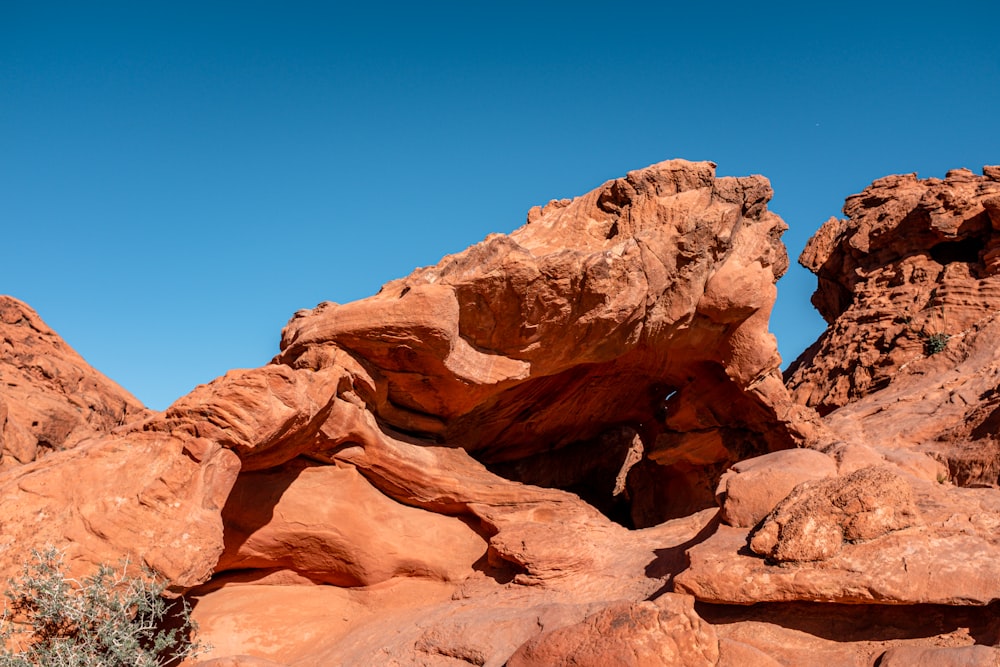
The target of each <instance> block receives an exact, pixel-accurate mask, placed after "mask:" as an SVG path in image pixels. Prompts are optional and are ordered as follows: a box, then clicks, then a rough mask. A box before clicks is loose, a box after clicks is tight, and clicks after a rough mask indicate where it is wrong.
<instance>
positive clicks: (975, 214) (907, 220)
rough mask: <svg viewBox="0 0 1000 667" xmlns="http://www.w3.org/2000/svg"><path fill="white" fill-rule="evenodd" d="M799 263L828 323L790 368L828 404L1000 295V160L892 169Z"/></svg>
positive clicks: (883, 381)
mask: <svg viewBox="0 0 1000 667" xmlns="http://www.w3.org/2000/svg"><path fill="white" fill-rule="evenodd" d="M844 214H845V215H846V216H847V218H846V219H842V220H841V219H837V218H831V219H830V220H829V221H827V222H826V224H824V225H823V226H822V227H821V228H820V230H819V231H818V232H817V233H816V234H815V235H814V236H813V237H812V239H810V240H809V243H808V244H807V245H806V248H805V250H804V251H803V253H802V257H801V258H800V260H799V261H800V262H801V264H802V265H803V266H805V267H806V268H807V269H809V270H810V271H812V272H813V273H815V274H816V276H817V278H818V281H819V286H818V288H817V290H816V293H815V294H814V295H813V304H814V305H815V306H816V308H817V309H818V310H819V312H820V313H821V314H822V315H823V317H824V318H825V319H826V321H827V322H829V323H830V327H829V329H828V330H827V331H826V332H825V333H824V334H823V335H822V336H821V337H820V339H819V340H818V341H817V342H816V343H815V344H814V345H813V346H812V347H811V348H809V350H807V351H806V352H805V353H804V354H803V355H802V357H801V358H800V359H799V360H797V361H796V362H795V364H793V365H792V366H791V367H790V368H789V371H788V373H787V378H788V386H789V388H790V390H791V391H792V393H793V395H794V396H795V398H796V399H797V401H799V402H803V403H805V404H807V405H810V406H813V407H815V408H816V409H817V410H819V411H820V412H821V413H828V412H830V411H832V410H834V409H836V408H838V407H841V406H843V405H846V404H847V403H849V402H851V401H854V400H857V399H859V398H861V397H863V396H866V395H868V394H870V393H871V392H873V391H877V390H879V389H882V388H884V387H885V386H887V385H888V384H889V383H890V382H891V381H892V380H893V378H894V376H895V375H896V374H897V373H898V372H899V370H900V369H902V368H904V367H905V366H907V365H909V364H912V363H914V362H916V361H919V360H922V359H923V358H925V357H927V356H930V355H934V354H937V353H940V352H942V351H944V350H945V349H947V348H948V347H950V346H953V345H955V344H956V343H957V342H958V340H960V339H961V338H962V337H964V336H966V335H968V334H969V333H970V332H971V331H975V330H976V328H977V327H978V326H980V325H981V324H982V323H983V322H984V320H988V319H990V318H991V317H992V316H993V314H994V313H995V312H996V310H997V306H998V305H1000V275H998V272H1000V168H997V167H986V168H984V170H983V175H982V176H977V175H975V174H973V173H972V172H971V171H969V170H967V169H956V170H954V171H950V172H948V174H947V176H946V177H945V178H944V179H943V180H942V179H936V178H928V179H922V180H921V179H918V178H917V176H916V174H908V175H904V176H888V177H886V178H882V179H879V180H877V181H875V182H874V183H872V184H871V185H870V186H868V187H867V188H865V190H864V191H863V192H861V193H860V194H857V195H854V196H852V197H849V198H848V199H847V202H846V203H845V205H844Z"/></svg>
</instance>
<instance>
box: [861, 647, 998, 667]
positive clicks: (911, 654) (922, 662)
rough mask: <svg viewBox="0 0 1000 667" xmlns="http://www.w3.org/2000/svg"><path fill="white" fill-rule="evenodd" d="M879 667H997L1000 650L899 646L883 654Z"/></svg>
mask: <svg viewBox="0 0 1000 667" xmlns="http://www.w3.org/2000/svg"><path fill="white" fill-rule="evenodd" d="M878 665H879V667H996V666H997V665H1000V649H998V648H995V647H993V646H957V647H953V648H918V647H915V646H897V647H895V648H891V649H889V650H888V651H886V652H885V653H883V654H882V657H881V658H880V659H879V662H878Z"/></svg>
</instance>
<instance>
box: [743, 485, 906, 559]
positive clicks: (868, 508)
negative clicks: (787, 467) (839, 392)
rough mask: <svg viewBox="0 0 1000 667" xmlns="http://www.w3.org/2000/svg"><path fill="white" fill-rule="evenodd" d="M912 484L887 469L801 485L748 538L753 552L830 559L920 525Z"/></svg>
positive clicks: (780, 557)
mask: <svg viewBox="0 0 1000 667" xmlns="http://www.w3.org/2000/svg"><path fill="white" fill-rule="evenodd" d="M919 523H920V518H919V514H918V512H917V508H916V507H915V506H914V504H913V492H912V491H911V490H910V485H909V484H908V483H907V482H906V480H905V479H904V478H903V477H902V475H900V474H899V473H897V472H895V471H894V470H892V468H889V467H878V468H876V467H872V468H862V469H860V470H857V471H855V472H853V473H851V474H849V475H847V476H846V477H836V478H834V479H827V480H822V481H815V482H808V481H807V482H803V483H802V484H800V485H798V486H797V487H795V488H794V489H793V490H792V492H791V493H789V494H788V496H787V497H785V499H784V500H782V501H781V502H780V503H778V505H777V507H775V508H774V510H772V511H771V513H770V514H768V516H767V517H766V518H765V519H764V521H763V523H762V524H761V525H760V527H758V528H755V529H754V531H753V532H752V533H751V536H750V549H751V550H752V551H753V552H754V553H757V554H760V555H762V556H766V557H767V558H769V559H771V560H773V561H778V562H789V561H793V562H798V561H814V560H826V559H827V558H830V557H832V556H835V555H837V554H838V553H840V549H841V547H842V546H843V545H844V543H845V542H848V543H851V544H857V543H859V542H866V541H868V540H874V539H876V538H878V537H882V536H883V535H885V534H887V533H891V532H893V531H896V530H902V529H904V528H910V527H911V526H916V525H919Z"/></svg>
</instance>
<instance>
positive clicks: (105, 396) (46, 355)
mask: <svg viewBox="0 0 1000 667" xmlns="http://www.w3.org/2000/svg"><path fill="white" fill-rule="evenodd" d="M147 414H149V411H147V410H146V409H145V408H143V407H142V404H141V403H139V401H137V400H136V399H135V398H134V397H133V396H132V395H131V394H129V393H128V392H127V391H125V390H124V389H122V388H121V387H119V386H118V385H117V384H115V383H114V382H112V381H111V380H109V379H108V378H106V377H105V376H103V375H101V373H99V372H98V371H97V370H95V369H94V368H92V367H91V366H89V365H88V364H87V362H86V361H84V360H83V358H82V357H81V356H80V355H79V354H77V353H76V352H75V351H73V349H72V348H70V347H69V346H68V345H67V344H66V343H65V342H64V341H63V340H62V339H61V338H60V337H59V336H58V335H57V334H56V333H55V332H54V331H52V330H51V329H50V328H49V327H48V326H46V324H45V323H44V322H43V321H42V319H41V318H40V317H39V316H38V314H37V313H36V312H35V311H34V310H32V309H31V308H30V307H28V306H27V305H26V304H24V303H22V302H20V301H18V300H17V299H14V298H13V297H9V296H3V295H0V469H2V468H8V467H11V466H16V465H19V464H23V463H28V462H30V461H34V460H35V459H36V458H38V457H40V456H43V455H44V454H45V453H47V452H51V451H58V450H62V449H68V448H70V447H73V446H75V445H76V444H77V443H79V442H80V441H82V440H85V439H87V438H90V437H93V436H97V435H102V434H105V433H108V432H109V431H111V429H113V428H114V427H116V426H119V425H121V424H124V423H125V422H128V421H132V420H134V419H137V418H142V417H144V416H146V415H147Z"/></svg>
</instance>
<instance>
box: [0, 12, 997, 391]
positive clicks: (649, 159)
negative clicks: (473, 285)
mask: <svg viewBox="0 0 1000 667" xmlns="http://www.w3.org/2000/svg"><path fill="white" fill-rule="evenodd" d="M998 26H1000V3H998V2H996V1H995V0H989V1H978V2H952V3H939V2H938V3H929V2H926V3H924V2H919V1H917V2H912V1H911V2H906V3H903V2H866V3H854V2H847V3H843V2H842V3H827V4H825V5H810V4H808V3H801V2H797V3H748V2H738V3H736V2H732V3H730V2H713V3H693V2H689V3H670V2H630V3H610V2H609V3H589V2H572V3H570V2H566V3H555V2H552V3H546V2H541V1H540V0H536V1H535V2H531V3H526V2H504V3H480V2H469V1H468V0H467V1H466V2H428V3H415V2H406V3H398V4H395V3H392V2H388V3H386V2H383V3H357V2H355V3H308V2H300V3H284V4H280V5H279V3H264V2H232V3H225V2H199V3H193V2H183V1H172V2H127V3H126V2H122V3H107V2H94V3H65V4H61V3H49V2H44V1H37V2H36V1H28V0H24V1H20V0H0V221H2V223H0V224H2V230H3V242H2V245H0V248H2V252H0V257H2V259H0V292H2V293H9V294H12V295H14V296H16V297H18V298H20V299H23V300H25V301H27V302H28V303H29V304H31V305H32V306H33V307H34V308H35V309H36V310H38V311H39V313H40V314H41V315H42V317H43V318H44V319H45V320H46V321H47V322H48V323H49V324H50V325H51V326H52V327H53V328H55V329H56V330H57V331H58V332H59V333H60V334H61V335H62V336H63V337H64V338H65V339H66V340H67V341H68V342H69V343H70V344H71V345H73V346H74V347H75V348H76V349H77V350H78V351H80V353H81V354H83V355H84V357H86V358H87V360H88V361H90V362H91V363H92V364H93V365H94V366H96V367H97V368H99V369H100V370H102V371H103V372H105V373H106V374H108V375H109V376H111V377H112V378H114V379H115V380H117V381H118V382H119V383H121V384H122V385H123V386H124V387H126V388H127V389H129V390H130V391H132V392H133V393H134V394H136V396H137V397H138V398H139V399H140V400H142V401H143V402H145V403H146V404H147V405H149V406H151V407H153V408H163V407H165V406H166V405H167V404H169V403H170V402H171V401H173V400H174V399H175V398H177V397H178V396H180V395H182V394H184V393H187V392H188V391H189V390H190V389H191V388H193V387H194V386H195V385H196V384H199V383H202V382H207V381H209V380H211V379H212V378H214V377H216V376H218V375H220V374H222V373H224V372H225V371H226V370H228V369H230V368H236V367H252V366H258V365H261V364H263V363H265V362H267V361H268V360H269V359H270V357H271V356H273V355H274V354H275V353H276V352H277V345H278V339H279V334H280V330H281V327H282V326H283V325H284V324H285V322H286V321H287V320H288V318H289V317H290V316H291V315H292V313H293V312H294V311H296V310H297V309H299V308H307V307H312V306H314V305H315V304H316V303H318V302H320V301H324V300H332V301H339V302H344V301H349V300H353V299H357V298H361V297H364V296H366V295H369V294H372V293H374V292H375V291H377V290H378V288H379V286H380V285H381V284H382V283H384V282H386V281H388V280H390V279H392V278H395V277H399V276H402V275H405V274H407V273H409V272H410V271H411V270H412V269H413V268H414V267H416V266H422V265H427V264H433V263H435V262H436V261H437V260H438V259H439V258H440V257H441V256H442V255H444V254H447V253H451V252H456V251H458V250H461V249H462V248H464V247H466V246H468V245H470V244H472V243H474V242H476V241H479V240H481V239H482V238H483V237H484V236H485V235H486V234H488V233H490V232H496V231H500V232H509V231H511V230H513V229H515V228H516V227H518V226H520V225H521V224H522V223H523V221H524V217H525V214H526V212H527V210H528V208H529V207H531V206H532V205H535V204H543V203H545V202H547V201H548V200H549V199H552V198H559V197H569V196H575V195H578V194H583V193H584V192H586V191H588V190H590V189H592V188H593V187H595V186H597V185H599V184H600V183H602V182H603V181H605V180H607V179H610V178H614V177H617V176H620V175H622V174H624V173H625V172H626V171H628V170H630V169H635V168H639V167H644V166H646V165H648V164H651V163H654V162H658V161H661V160H664V159H667V158H673V157H683V158H687V159H692V160H713V161H715V162H717V163H718V165H719V173H720V175H744V174H750V173H760V174H764V175H766V176H768V177H769V178H770V179H771V182H772V184H773V186H774V189H775V193H776V194H775V198H774V200H773V202H772V204H771V208H772V210H774V211H776V212H777V213H779V214H780V215H781V216H782V217H784V218H785V220H786V221H787V222H788V224H789V225H790V226H791V230H790V231H789V232H788V233H786V235H785V242H786V244H787V245H788V247H789V251H790V254H791V255H792V257H793V263H794V258H796V257H797V256H798V253H799V252H800V251H801V249H802V247H803V245H804V244H805V241H806V239H807V238H808V237H809V236H810V235H811V234H812V232H814V231H815V230H816V228H817V227H818V226H819V225H820V224H821V223H822V222H823V221H824V220H825V219H826V218H828V217H830V216H831V215H838V214H839V212H840V207H841V205H842V204H843V199H844V197H846V196H847V195H850V194H852V193H855V192H858V191H859V190H861V189H862V188H863V187H864V186H865V185H866V184H867V183H869V182H870V181H871V180H872V179H874V178H878V177H880V176H883V175H886V174H889V173H900V172H912V171H916V172H919V173H920V175H921V176H943V175H944V172H945V171H946V170H948V169H951V168H954V167H969V168H972V169H974V170H976V171H978V170H979V169H980V167H982V165H983V164H997V163H1000V48H998V47H997V28H998ZM814 287H815V280H814V278H813V277H812V275H811V274H808V273H807V272H805V271H804V270H802V269H799V268H798V267H797V265H796V266H794V268H793V270H792V271H791V272H790V273H789V275H788V276H787V277H786V278H785V279H784V280H783V281H782V282H781V283H780V284H779V294H780V296H779V303H778V306H777V308H776V311H775V315H774V318H773V320H772V329H773V331H775V333H776V334H777V336H778V338H779V341H780V344H781V351H782V354H783V356H784V357H785V359H786V362H788V361H790V360H791V359H793V358H794V357H795V356H797V355H798V353H799V352H800V351H801V350H802V349H803V348H805V347H806V346H807V345H808V344H809V343H810V342H812V341H813V340H814V339H815V338H816V336H817V335H818V333H819V332H820V330H821V329H822V321H821V320H820V318H819V317H818V316H817V315H816V314H815V312H814V311H813V309H812V307H811V306H810V305H809V302H808V299H809V295H810V294H811V292H812V290H813V289H814Z"/></svg>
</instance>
